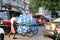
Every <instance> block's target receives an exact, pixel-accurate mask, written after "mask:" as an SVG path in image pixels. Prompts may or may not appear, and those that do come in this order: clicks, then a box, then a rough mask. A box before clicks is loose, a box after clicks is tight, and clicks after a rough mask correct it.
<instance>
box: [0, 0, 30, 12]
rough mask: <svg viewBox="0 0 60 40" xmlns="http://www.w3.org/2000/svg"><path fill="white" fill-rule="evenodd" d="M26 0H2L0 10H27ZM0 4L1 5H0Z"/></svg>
mask: <svg viewBox="0 0 60 40" xmlns="http://www.w3.org/2000/svg"><path fill="white" fill-rule="evenodd" d="M28 2H29V1H28V0H2V4H0V10H1V9H2V10H3V9H4V10H17V11H22V10H24V11H26V12H28V11H29V4H28ZM1 5H2V7H1Z"/></svg>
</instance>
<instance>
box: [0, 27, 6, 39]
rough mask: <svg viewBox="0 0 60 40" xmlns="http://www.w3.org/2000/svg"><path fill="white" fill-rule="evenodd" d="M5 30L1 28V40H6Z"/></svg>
mask: <svg viewBox="0 0 60 40" xmlns="http://www.w3.org/2000/svg"><path fill="white" fill-rule="evenodd" d="M4 34H5V33H4V30H3V29H2V28H0V40H4Z"/></svg>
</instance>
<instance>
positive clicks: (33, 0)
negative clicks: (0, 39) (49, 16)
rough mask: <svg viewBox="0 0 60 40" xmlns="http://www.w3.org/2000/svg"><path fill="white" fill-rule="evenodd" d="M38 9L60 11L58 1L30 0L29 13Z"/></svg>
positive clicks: (59, 0)
mask: <svg viewBox="0 0 60 40" xmlns="http://www.w3.org/2000/svg"><path fill="white" fill-rule="evenodd" d="M39 7H45V9H49V10H50V11H57V10H60V0H30V8H31V11H33V10H38V8H39Z"/></svg>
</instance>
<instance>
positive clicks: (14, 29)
mask: <svg viewBox="0 0 60 40" xmlns="http://www.w3.org/2000/svg"><path fill="white" fill-rule="evenodd" d="M15 20H16V15H15V14H12V18H11V31H10V33H9V37H10V35H11V33H13V39H17V38H16V37H15V35H16V30H17V26H16V23H15Z"/></svg>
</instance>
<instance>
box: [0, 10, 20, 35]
mask: <svg viewBox="0 0 60 40" xmlns="http://www.w3.org/2000/svg"><path fill="white" fill-rule="evenodd" d="M13 13H14V14H16V15H18V14H19V13H18V12H16V11H9V10H0V28H3V29H4V31H5V33H6V34H7V33H9V32H10V28H11V27H10V26H11V22H10V18H11V15H12V14H13Z"/></svg>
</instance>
